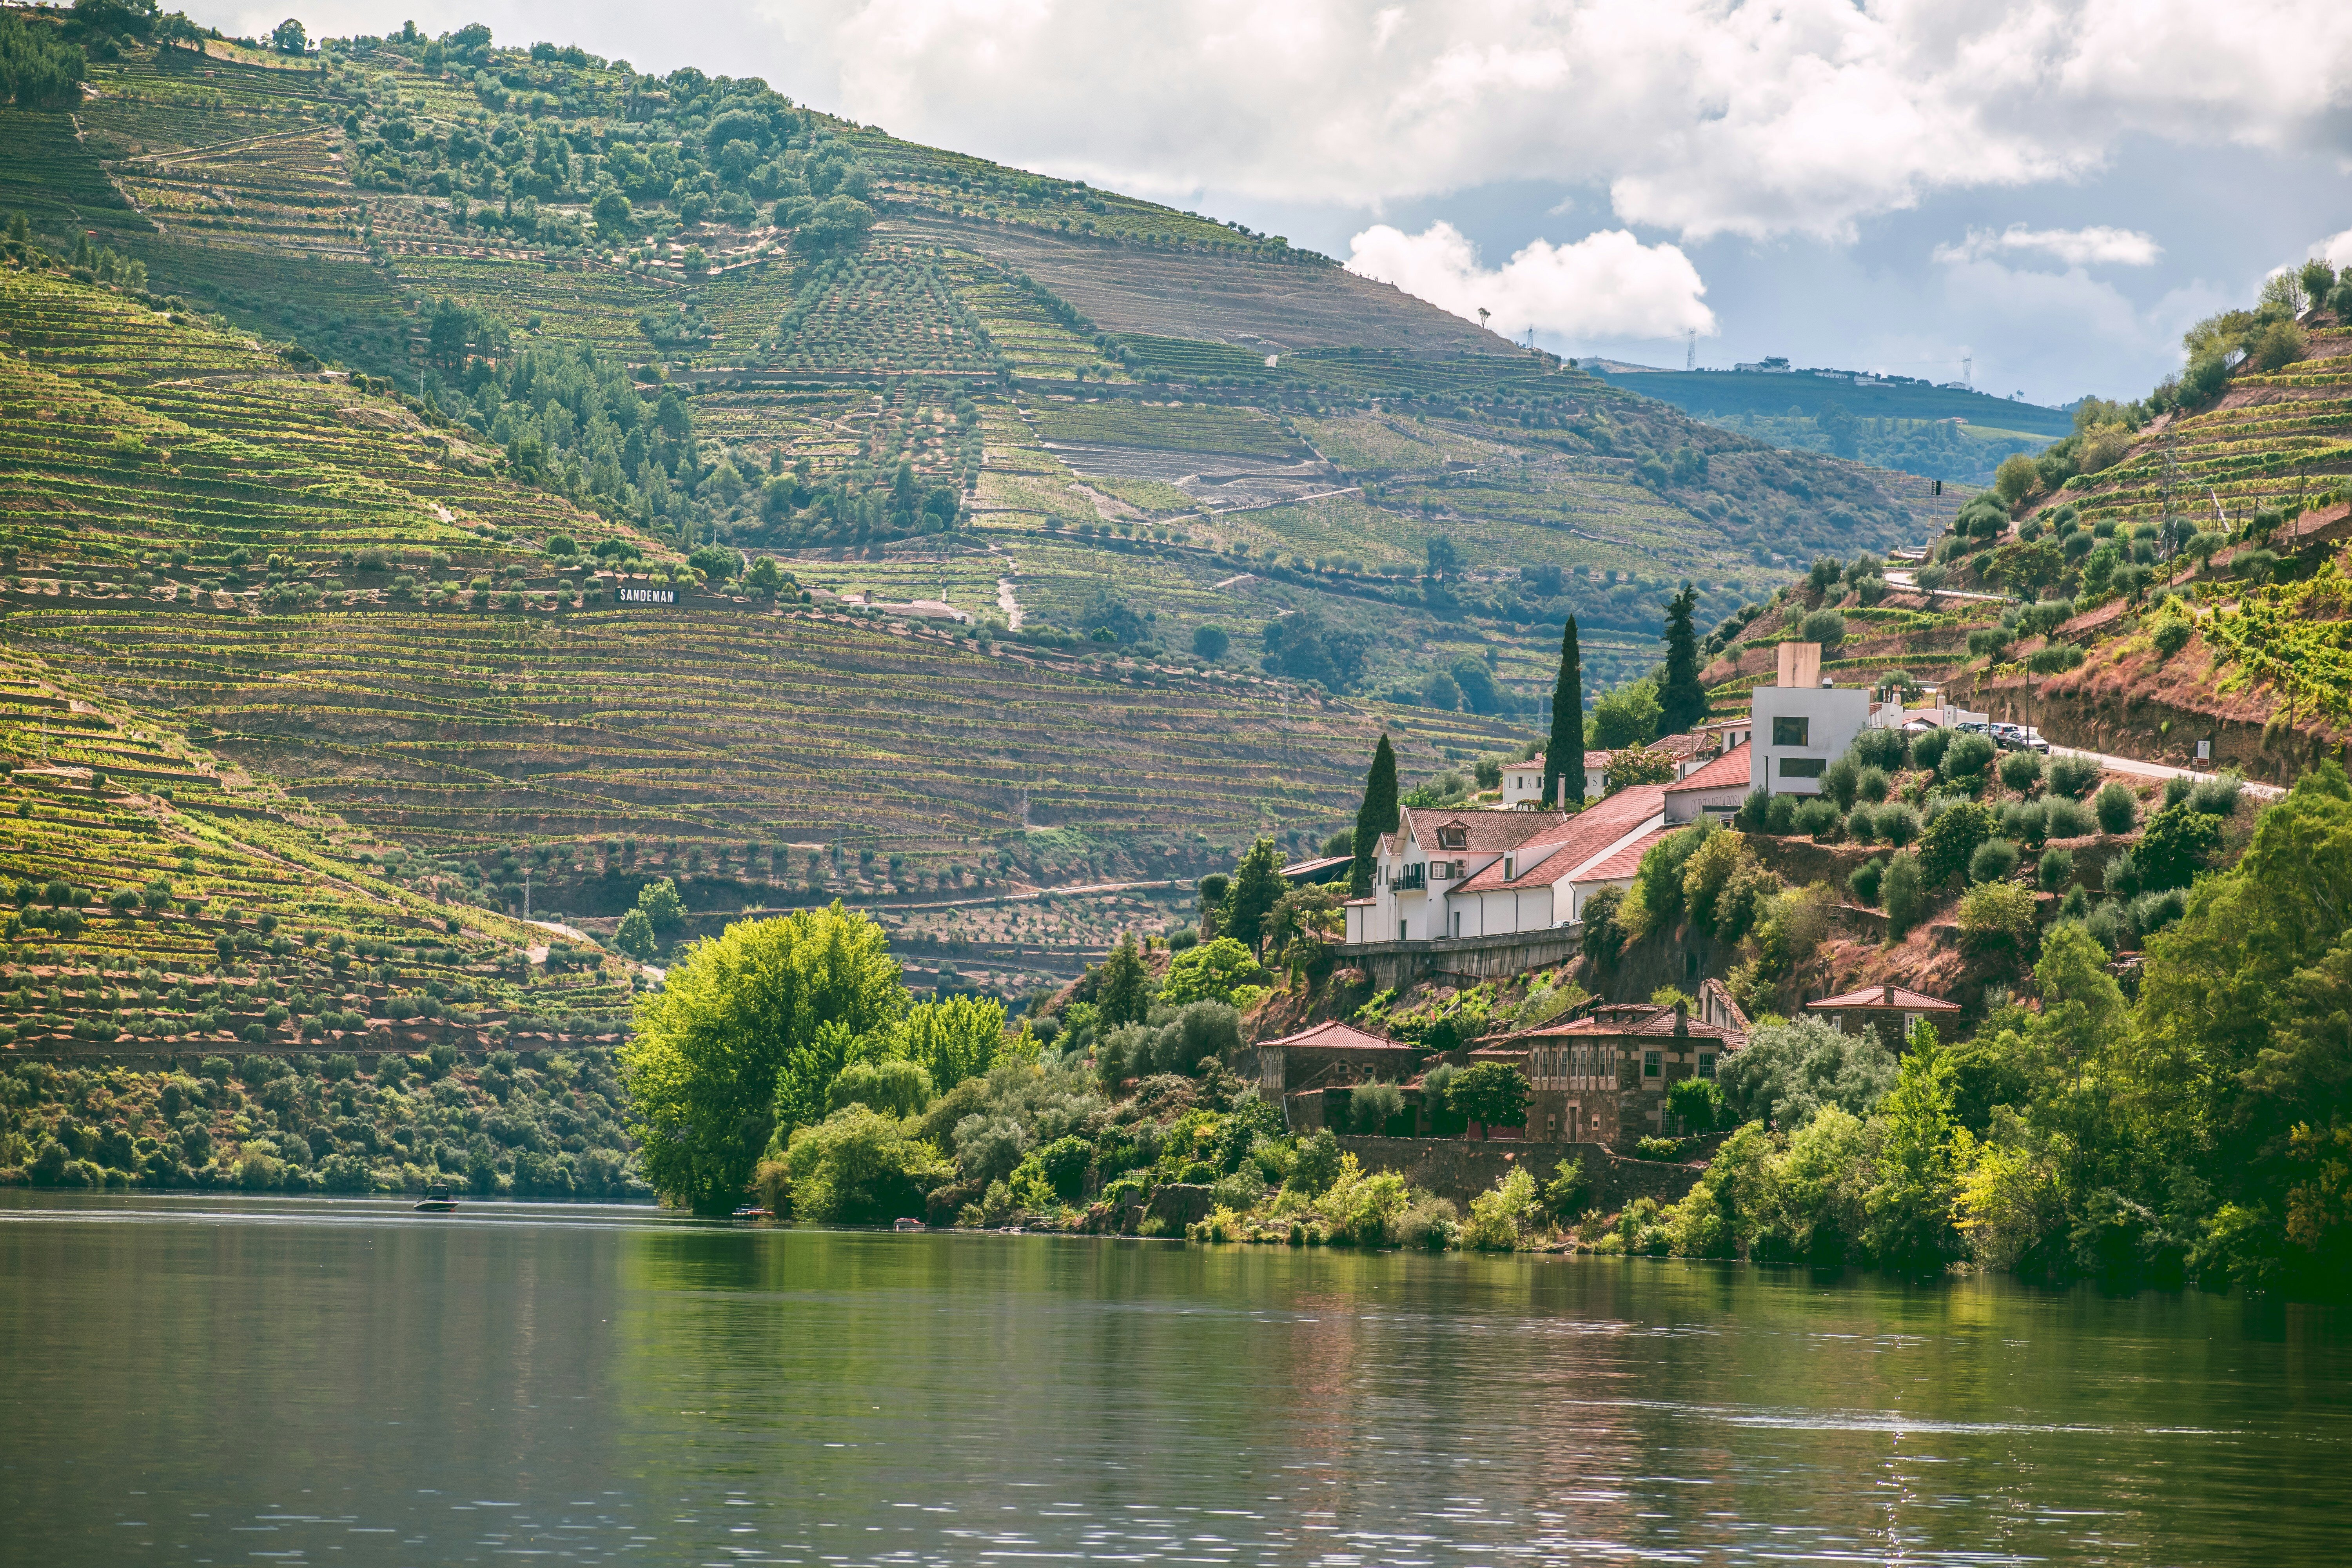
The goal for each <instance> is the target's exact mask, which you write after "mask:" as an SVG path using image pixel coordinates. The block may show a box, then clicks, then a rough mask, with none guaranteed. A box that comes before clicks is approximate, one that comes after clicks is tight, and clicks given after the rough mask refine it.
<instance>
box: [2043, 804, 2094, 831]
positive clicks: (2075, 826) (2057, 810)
mask: <svg viewBox="0 0 2352 1568" xmlns="http://www.w3.org/2000/svg"><path fill="white" fill-rule="evenodd" d="M2095 826H2097V824H2096V823H2095V822H2094V821H2093V820H2092V818H2091V810H2090V807H2088V806H2086V805H2084V804H2083V803H2082V802H2081V801H2078V800H2068V799H2067V798H2066V797H2065V796H2064V795H2053V796H2052V797H2050V798H2049V799H2047V800H2045V801H2043V802H2042V836H2043V837H2048V838H2081V837H2085V836H2086V835H2088V834H2089V833H2090V831H2091V829H2092V828H2094V827H2095Z"/></svg>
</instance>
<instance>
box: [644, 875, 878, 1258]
mask: <svg viewBox="0 0 2352 1568" xmlns="http://www.w3.org/2000/svg"><path fill="white" fill-rule="evenodd" d="M906 1006H907V992H906V987H905V985H904V984H901V982H900V980H899V971H898V960H897V959H896V958H894V957H892V956H891V954H890V949H889V939H888V937H887V935H886V934H885V933H884V931H882V929H881V927H879V926H877V925H876V924H875V923H874V922H873V921H870V920H868V919H866V917H865V916H863V915H856V914H851V913H849V912H847V911H845V910H843V909H842V907H841V906H840V905H839V904H838V903H836V904H835V905H833V906H832V907H831V908H829V909H824V910H807V911H804V912H803V913H799V914H793V915H788V916H785V917H783V918H782V919H779V920H766V921H740V922H739V923H737V924H735V925H732V926H730V927H728V928H727V930H726V931H725V932H723V933H722V934H721V935H720V936H719V938H718V939H717V940H715V941H712V942H703V943H701V944H699V945H698V946H697V947H696V948H695V949H694V950H693V952H691V953H690V954H688V957H687V959H686V961H685V962H683V963H679V964H677V965H676V966H675V967H673V968H672V969H671V970H670V971H669V974H668V976H667V980H666V981H665V983H664V984H663V986H662V988H661V989H660V990H659V991H656V992H653V993H650V994H646V995H644V996H641V997H639V998H638V1002H637V1016H636V1027H635V1033H634V1034H633V1036H632V1037H631V1038H630V1040H629V1042H628V1043H627V1044H626V1045H625V1046H624V1047H621V1053H620V1054H621V1063H622V1079H623V1083H624V1084H625V1087H626V1089H627V1090H628V1095H629V1107H630V1125H631V1130H632V1131H634V1132H635V1135H636V1137H637V1139H638V1142H639V1143H640V1145H641V1146H642V1149H643V1155H642V1158H643V1162H644V1167H645V1173H646V1181H647V1182H648V1183H649V1184H651V1185H652V1186H653V1188H654V1190H655V1191H656V1193H659V1194H661V1195H662V1198H663V1200H664V1201H665V1202H667V1203H670V1204H675V1205H681V1206H690V1207H692V1208H694V1209H695V1210H697V1211H698V1212H712V1211H721V1212H723V1211H724V1210H725V1209H727V1208H730V1207H731V1206H732V1205H734V1204H736V1203H737V1202H738V1201H739V1200H740V1198H741V1196H742V1194H743V1192H744V1189H745V1185H746V1184H747V1183H749V1182H750V1180H751V1173H752V1169H753V1167H754V1166H755V1165H756V1164H757V1163H758V1161H759V1158H760V1154H761V1151H762V1150H763V1149H765V1148H766V1147H767V1146H768V1143H769V1141H770V1137H771V1134H772V1132H773V1131H775V1130H776V1129H777V1128H778V1127H779V1125H784V1126H791V1125H797V1124H803V1123H806V1122H811V1121H815V1120H817V1117H818V1115H819V1113H820V1112H821V1110H822V1107H823V1103H824V1091H825V1089H827V1088H828V1087H829V1086H830V1085H831V1083H832V1082H833V1079H834V1078H835V1076H836V1075H837V1074H838V1073H839V1072H840V1070H841V1068H843V1067H844V1066H845V1065H847V1062H848V1060H849V1058H850V1056H851V1047H853V1045H854V1044H855V1042H856V1039H857V1038H858V1037H865V1036H870V1035H873V1034H875V1033H877V1032H880V1031H887V1029H888V1027H889V1026H891V1025H892V1024H894V1023H895V1022H896V1021H897V1020H898V1017H899V1016H900V1015H901V1014H902V1013H904V1011H905V1010H906Z"/></svg>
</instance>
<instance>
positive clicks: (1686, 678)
mask: <svg viewBox="0 0 2352 1568" xmlns="http://www.w3.org/2000/svg"><path fill="white" fill-rule="evenodd" d="M1697 613H1698V594H1697V592H1696V590H1695V589H1693V588H1692V587H1691V585H1690V584H1688V583H1687V582H1686V583H1685V584H1683V586H1682V592H1681V593H1679V594H1676V595H1675V596H1674V597H1673V598H1672V599H1669V600H1667V601H1666V679H1665V683H1664V685H1662V686H1661V687H1659V689H1658V709H1659V715H1658V723H1659V725H1660V727H1661V730H1662V732H1663V733H1665V734H1668V735H1679V734H1681V733H1683V732H1684V731H1687V730H1689V729H1690V728H1691V727H1692V726H1694V725H1696V724H1701V723H1704V722H1706V687H1705V686H1703V685H1701V684H1700V683H1699V679H1698V673H1699V662H1698V630H1697V628H1696V626H1694V625H1693V624H1692V622H1693V617H1694V616H1696V615H1697Z"/></svg>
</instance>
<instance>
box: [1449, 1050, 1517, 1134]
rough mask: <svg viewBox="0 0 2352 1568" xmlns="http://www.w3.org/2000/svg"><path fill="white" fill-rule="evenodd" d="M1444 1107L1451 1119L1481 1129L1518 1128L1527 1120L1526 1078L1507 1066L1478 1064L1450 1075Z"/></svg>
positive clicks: (1493, 1063)
mask: <svg viewBox="0 0 2352 1568" xmlns="http://www.w3.org/2000/svg"><path fill="white" fill-rule="evenodd" d="M1445 1103H1446V1104H1447V1106H1448V1107H1449V1108H1451V1109H1452V1110H1453V1111H1454V1114H1455V1115H1457V1116H1461V1117H1465V1118H1466V1119H1468V1120H1469V1121H1475V1122H1479V1123H1481V1124H1483V1125H1485V1126H1488V1127H1517V1126H1519V1125H1520V1124H1521V1123H1523V1122H1524V1121H1526V1120H1527V1110H1528V1079H1527V1075H1526V1074H1525V1073H1523V1072H1521V1071H1520V1070H1519V1069H1518V1068H1515V1067H1513V1066H1511V1065H1510V1064H1509V1063H1507V1062H1478V1063H1476V1064H1475V1065H1473V1066H1471V1067H1466V1068H1463V1069H1462V1070H1461V1071H1460V1072H1458V1073H1456V1074H1454V1080H1453V1081H1452V1082H1451V1083H1449V1084H1447V1085H1446V1086H1445Z"/></svg>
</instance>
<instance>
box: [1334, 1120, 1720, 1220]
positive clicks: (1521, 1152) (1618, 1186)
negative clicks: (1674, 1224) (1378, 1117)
mask: <svg viewBox="0 0 2352 1568" xmlns="http://www.w3.org/2000/svg"><path fill="white" fill-rule="evenodd" d="M1339 1147H1340V1148H1342V1149H1344V1150H1347V1151H1348V1152H1349V1153H1352V1154H1354V1155H1355V1156H1356V1158H1357V1159H1358V1160H1360V1161H1361V1162H1362V1163H1363V1164H1364V1167H1365V1169H1367V1170H1372V1171H1394V1172H1395V1173H1397V1174H1399V1175H1401V1176H1402V1177H1403V1178H1404V1179H1405V1182H1406V1184H1408V1185H1410V1186H1415V1187H1421V1188H1423V1189H1426V1190H1427V1191H1429V1192H1433V1193H1434V1194H1437V1195H1438V1196H1439V1197H1442V1198H1452V1199H1453V1200H1454V1202H1455V1203H1458V1204H1467V1203H1468V1202H1469V1201H1470V1200H1471V1199H1472V1198H1474V1197H1476V1196H1477V1195H1478V1194H1480V1193H1483V1192H1486V1191H1487V1190H1488V1189H1490V1188H1492V1187H1493V1186H1494V1184H1496V1182H1499V1181H1501V1180H1502V1179H1503V1178H1504V1177H1505V1176H1507V1175H1509V1174H1510V1173H1511V1171H1512V1170H1513V1168H1514V1167H1517V1166H1525V1167H1526V1168H1527V1169H1528V1172H1529V1173H1531V1174H1532V1175H1533V1176H1534V1177H1535V1178H1536V1180H1537V1181H1538V1182H1539V1183H1540V1182H1548V1181H1549V1180H1551V1176H1552V1172H1553V1170H1554V1169H1555V1168H1556V1167H1558V1165H1559V1163H1560V1162H1561V1161H1563V1160H1569V1159H1573V1158H1578V1157H1581V1158H1582V1159H1583V1161H1584V1176H1585V1180H1586V1181H1588V1182H1590V1183H1591V1185H1592V1198H1591V1204H1592V1206H1593V1207H1595V1208H1599V1209H1605V1210H1614V1209H1620V1208H1622V1207H1624V1206H1625V1205H1627V1204H1629V1203H1631V1202H1633V1200H1634V1199H1635V1198H1643V1197H1646V1198H1655V1199H1657V1200H1658V1202H1660V1203H1662V1204H1671V1203H1677V1202H1679V1201H1681V1199H1682V1197H1683V1195H1684V1194H1686V1193H1688V1192H1689V1191H1690V1190H1691V1188H1692V1187H1694V1186H1696V1185H1697V1184H1698V1178H1699V1173H1700V1170H1701V1167H1700V1166H1697V1165H1670V1164H1667V1163H1664V1162H1662V1161H1656V1160H1629V1159H1626V1158H1624V1157H1623V1156H1622V1155H1619V1154H1616V1153H1614V1152H1612V1151H1611V1150H1610V1148H1609V1146H1608V1145H1607V1144H1605V1143H1542V1142H1528V1141H1526V1140H1524V1139H1517V1138H1514V1139H1509V1140H1506V1141H1502V1142H1481V1141H1478V1140H1475V1139H1466V1138H1342V1139H1340V1140H1339Z"/></svg>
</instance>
